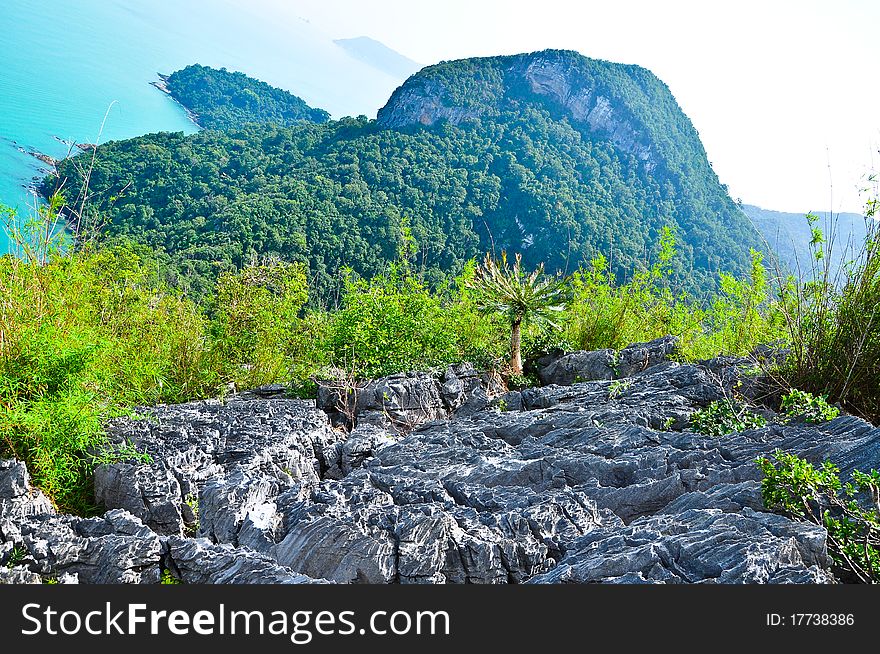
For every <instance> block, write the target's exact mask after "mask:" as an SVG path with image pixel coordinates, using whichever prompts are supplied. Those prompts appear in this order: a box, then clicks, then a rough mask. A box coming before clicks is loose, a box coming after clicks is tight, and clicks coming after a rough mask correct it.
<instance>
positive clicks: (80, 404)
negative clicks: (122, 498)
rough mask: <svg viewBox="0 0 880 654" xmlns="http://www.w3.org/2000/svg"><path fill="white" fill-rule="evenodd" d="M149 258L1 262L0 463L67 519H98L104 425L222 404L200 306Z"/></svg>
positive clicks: (78, 254) (109, 252)
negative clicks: (151, 412) (95, 496)
mask: <svg viewBox="0 0 880 654" xmlns="http://www.w3.org/2000/svg"><path fill="white" fill-rule="evenodd" d="M154 271H155V267H154V266H152V264H151V262H150V261H149V260H148V259H147V258H146V257H145V256H144V255H143V252H142V251H139V250H138V249H137V248H131V247H125V246H113V247H107V248H104V249H101V250H96V251H91V250H87V249H84V250H81V251H72V252H67V253H58V252H56V253H54V254H51V256H49V255H47V256H46V257H42V256H37V257H28V258H26V259H25V260H22V259H19V258H15V257H11V256H5V257H0V457H15V458H18V459H20V460H22V461H24V462H25V463H26V464H27V466H28V469H29V471H30V473H31V475H32V478H33V480H34V483H35V485H37V486H38V487H39V488H41V489H42V490H43V491H44V492H45V493H46V494H47V495H48V496H49V498H50V499H51V500H52V501H53V502H54V503H55V504H56V505H57V507H58V508H59V509H61V510H64V511H70V512H74V513H80V514H88V513H90V512H92V511H93V510H94V509H95V507H93V506H92V492H91V474H92V471H93V469H94V467H95V465H97V464H98V463H99V462H101V461H105V460H107V457H108V453H107V451H106V441H105V438H104V435H103V432H102V423H103V421H104V420H105V419H106V418H108V417H110V416H114V415H120V414H122V413H125V412H126V411H127V410H128V408H129V407H131V406H135V405H138V404H155V403H157V402H178V401H184V400H188V399H192V398H195V397H204V396H206V395H210V394H213V392H214V391H215V389H216V379H217V375H216V372H215V370H214V369H213V368H212V366H211V358H210V357H209V356H208V354H209V353H208V350H207V341H206V336H207V334H206V331H205V321H204V319H203V318H202V317H201V315H200V313H199V311H198V309H197V307H195V306H194V305H192V303H190V302H188V301H187V300H185V299H183V298H181V297H179V296H177V295H175V294H174V293H173V292H171V291H169V290H168V289H166V288H164V287H163V286H162V285H161V284H160V283H159V282H158V281H157V279H156V276H155V273H154Z"/></svg>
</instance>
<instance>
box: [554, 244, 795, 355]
mask: <svg viewBox="0 0 880 654" xmlns="http://www.w3.org/2000/svg"><path fill="white" fill-rule="evenodd" d="M676 256H677V248H676V241H675V236H674V234H673V231H672V229H671V228H668V227H667V228H664V229H662V230H661V232H660V237H659V241H658V243H657V253H656V255H655V260H654V261H653V262H652V263H650V265H646V266H643V267H641V269H640V270H638V271H637V272H636V273H635V274H634V275H632V278H631V280H630V281H629V282H627V283H625V284H617V283H616V281H615V278H614V276H613V275H612V274H611V273H610V270H609V268H608V261H607V259H605V257H603V256H599V257H596V258H595V259H593V261H592V262H591V263H590V267H589V268H587V269H583V270H579V271H577V272H576V273H575V274H574V276H573V281H572V291H573V296H574V300H573V302H572V303H571V305H570V307H569V309H568V311H567V312H566V314H565V316H564V317H563V320H562V323H563V326H564V345H563V346H562V349H581V350H596V349H604V348H611V349H615V350H619V349H621V348H623V347H626V346H627V345H629V344H631V343H636V342H644V341H649V340H653V339H655V338H659V337H661V336H665V335H667V334H671V335H673V336H676V337H678V339H679V349H680V352H681V356H682V358H684V359H686V360H695V359H700V358H710V357H713V356H717V355H719V354H731V355H744V354H747V353H749V352H750V351H752V350H753V349H754V348H755V346H757V345H760V344H766V343H772V342H777V341H779V340H780V339H781V338H782V337H783V336H784V335H785V330H784V321H783V319H782V313H781V312H780V310H779V308H778V306H777V304H776V302H775V301H774V300H773V299H772V297H771V296H770V293H769V288H768V286H769V284H768V281H767V276H766V271H765V269H764V266H763V264H762V257H761V254H760V253H758V252H755V251H752V260H751V269H750V272H749V275H748V277H743V278H736V277H734V276H733V275H731V274H728V273H721V274H720V276H719V289H718V292H717V293H716V294H714V295H712V296H710V297H709V298H708V299H704V300H699V299H698V298H695V297H692V296H689V295H688V294H687V293H675V292H674V291H673V288H672V286H673V281H672V279H671V277H670V272H671V271H672V270H673V269H674V265H675V258H676Z"/></svg>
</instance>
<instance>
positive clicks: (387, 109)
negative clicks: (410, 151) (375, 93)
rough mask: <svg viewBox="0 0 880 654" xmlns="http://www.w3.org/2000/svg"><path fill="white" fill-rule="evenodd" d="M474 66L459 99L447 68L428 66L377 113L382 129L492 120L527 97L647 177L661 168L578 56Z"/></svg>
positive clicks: (557, 54)
mask: <svg viewBox="0 0 880 654" xmlns="http://www.w3.org/2000/svg"><path fill="white" fill-rule="evenodd" d="M476 61H477V62H479V64H480V65H479V66H477V67H476V68H475V71H470V72H471V74H475V77H474V79H469V80H466V81H465V84H466V86H467V87H468V88H469V90H470V91H471V93H470V94H467V93H465V94H464V95H462V94H461V93H459V94H458V95H456V93H454V92H452V91H451V90H450V88H449V85H448V80H447V78H446V76H445V74H444V71H443V64H440V65H438V66H429V67H428V68H425V69H423V70H422V71H420V72H419V73H417V74H416V75H413V76H412V77H410V78H409V79H408V80H407V81H406V82H405V83H404V84H403V85H401V86H400V87H399V88H398V89H397V90H396V91H395V92H394V94H393V95H392V96H391V98H390V99H389V101H388V103H387V104H386V105H385V106H384V107H382V108H381V109H380V110H379V112H378V114H377V122H378V124H379V125H380V126H382V127H389V128H402V127H408V126H411V125H434V124H435V123H437V122H439V121H447V122H449V123H452V124H456V125H457V124H459V123H462V122H466V121H472V120H474V119H477V118H481V117H483V116H486V115H487V114H488V115H494V114H496V113H498V112H499V111H500V110H501V105H502V104H503V99H505V98H507V97H508V96H511V95H516V96H517V97H519V96H520V94H523V93H527V94H529V95H531V96H532V98H534V99H535V100H540V101H545V102H547V103H548V104H549V105H550V106H551V107H553V108H558V109H561V111H562V112H563V113H564V114H565V115H566V117H567V118H568V119H569V120H570V121H572V122H574V123H576V124H580V125H582V126H583V127H584V128H586V129H587V130H588V131H590V132H593V133H595V134H598V135H600V136H602V137H604V138H607V139H608V140H610V141H611V142H612V143H614V145H616V146H617V147H618V148H620V149H621V150H622V151H623V152H626V153H628V154H630V155H633V156H635V157H636V158H637V159H639V160H640V161H641V162H642V163H643V165H644V166H645V167H646V169H647V170H648V171H649V172H650V171H651V170H653V169H654V168H655V167H656V166H657V155H656V153H655V152H654V148H652V146H651V144H650V138H649V136H648V134H647V131H646V130H645V128H644V127H643V126H641V125H640V124H639V123H638V122H637V121H635V120H634V119H633V118H632V110H631V109H630V108H628V107H627V106H626V103H625V102H624V101H623V100H622V99H621V98H619V97H616V96H615V95H614V94H612V93H611V92H609V91H608V90H607V89H606V88H605V85H603V84H599V83H597V80H596V79H594V78H593V76H592V75H590V74H587V73H586V72H585V70H584V63H585V62H590V60H588V59H586V58H584V57H581V56H580V55H578V54H577V53H574V52H565V51H559V50H546V51H543V52H535V53H531V54H522V55H514V56H509V57H493V58H490V59H485V60H476ZM483 69H486V70H488V71H489V72H486V70H483ZM620 69H621V74H622V75H627V74H629V71H627V70H624V67H622V66H621V67H620ZM489 97H491V98H495V101H494V104H490V105H489V106H487V105H486V104H480V103H478V102H476V101H474V99H475V98H479V99H480V100H485V99H486V98H489Z"/></svg>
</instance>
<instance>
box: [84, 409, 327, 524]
mask: <svg viewBox="0 0 880 654" xmlns="http://www.w3.org/2000/svg"><path fill="white" fill-rule="evenodd" d="M108 432H109V435H110V438H111V440H112V441H113V442H115V443H118V444H119V445H127V446H128V447H130V448H132V449H134V450H136V451H137V452H139V453H141V454H146V455H147V456H148V457H149V459H150V462H148V463H147V462H142V461H138V460H136V459H133V458H132V459H129V460H127V461H125V462H120V463H113V464H109V465H104V466H101V467H99V468H98V470H97V471H96V473H95V496H96V499H97V500H98V502H99V503H101V504H103V505H104V506H106V507H107V508H122V509H125V510H127V511H129V512H130V513H132V514H133V515H135V516H137V517H138V518H140V519H141V520H143V522H144V524H146V525H147V526H149V527H150V528H151V529H153V530H155V531H156V532H157V533H159V534H163V535H183V534H184V533H185V532H186V531H187V530H191V529H193V528H194V527H195V525H196V523H197V516H196V507H197V506H200V505H201V498H200V493H201V491H202V489H203V488H204V487H205V486H206V485H208V484H210V485H211V486H212V489H213V492H214V494H215V495H216V494H217V492H218V490H219V489H218V486H222V487H229V491H228V492H229V493H230V497H234V498H235V499H236V500H239V501H236V504H235V505H229V504H222V503H221V504H217V505H216V506H214V507H212V512H211V514H210V515H211V517H212V518H213V519H217V520H228V521H231V522H232V523H233V524H234V525H235V526H236V527H238V526H240V525H241V523H242V522H243V521H245V520H246V519H247V514H248V512H249V511H250V509H251V508H253V507H259V506H260V505H261V504H262V502H261V499H260V498H261V497H263V496H265V493H263V495H261V492H262V491H260V490H259V489H257V490H251V489H250V488H249V487H250V486H251V484H254V485H256V486H259V485H260V484H263V485H266V484H268V485H269V486H270V487H271V488H270V489H268V490H267V491H266V492H268V493H270V494H277V493H278V492H280V490H282V489H284V488H287V487H289V486H291V485H292V484H305V485H307V486H310V485H315V484H317V482H318V481H319V480H320V478H321V472H322V469H325V468H327V467H328V466H329V465H330V464H335V461H332V462H329V463H328V462H327V461H326V460H324V458H323V453H324V452H325V451H328V450H330V449H331V446H333V445H334V444H335V443H337V442H338V441H339V440H340V439H341V434H340V433H339V432H337V431H334V430H333V429H331V428H330V425H328V423H327V417H326V415H325V414H324V413H322V412H321V411H317V410H316V409H315V408H314V406H313V405H311V404H310V403H307V402H303V401H300V400H285V399H267V400H262V399H251V400H238V399H233V401H231V402H229V403H226V404H224V403H222V402H219V401H206V402H192V403H189V404H182V405H177V406H160V407H156V408H154V409H149V410H145V411H144V412H143V415H142V418H141V419H140V420H130V419H125V420H117V421H114V422H113V423H111V425H110V426H109V428H108ZM234 488H243V489H244V490H234ZM219 514H223V515H222V517H220V515H219ZM203 527H204V528H206V529H208V530H210V529H211V528H212V527H211V526H210V525H208V526H207V527H205V525H204V524H203Z"/></svg>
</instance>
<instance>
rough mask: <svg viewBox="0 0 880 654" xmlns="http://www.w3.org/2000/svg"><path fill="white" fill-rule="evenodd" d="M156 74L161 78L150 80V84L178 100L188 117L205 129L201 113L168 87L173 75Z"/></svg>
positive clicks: (175, 100) (197, 125)
mask: <svg viewBox="0 0 880 654" xmlns="http://www.w3.org/2000/svg"><path fill="white" fill-rule="evenodd" d="M156 75H158V76H159V79H157V80H153V81H152V82H149V84H150V86H152V87H154V88H157V89H159V90H160V91H162V93H164V94H165V95H167V96H168V97H169V98H171V99H172V100H174V102H176V103H177V104H179V105H180V106H181V107H182V108H183V110H184V111H185V112H186V117H187V118H189V119H190V121H191V122H192V123H193V124H194V125H195V126H196V127H198V128H199V129H204V127H202V125H201V123H199V115H198V114H197V113H196V112H195V111H193V110H192V109H190V108H189V107H187V106H186V105H185V104H183V103H182V102H181V101H180V100H178V99H177V98H175V97H174V94H173V93H172V92H171V89H170V88H168V80H169V79H170V78H171V75H164V74H162V73H156Z"/></svg>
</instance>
